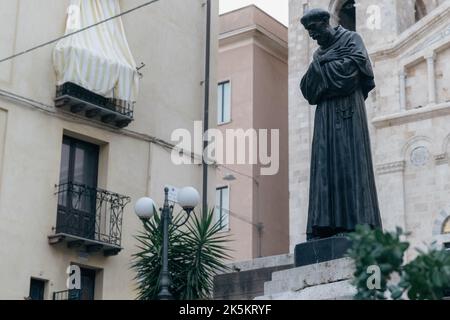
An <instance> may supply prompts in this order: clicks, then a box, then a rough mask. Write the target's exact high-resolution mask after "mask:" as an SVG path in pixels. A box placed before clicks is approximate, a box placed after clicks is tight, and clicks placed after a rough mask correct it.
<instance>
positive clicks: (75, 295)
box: [53, 289, 82, 301]
mask: <svg viewBox="0 0 450 320" xmlns="http://www.w3.org/2000/svg"><path fill="white" fill-rule="evenodd" d="M81 294H82V292H81V290H77V289H73V290H65V291H58V292H53V300H63V301H68V300H81Z"/></svg>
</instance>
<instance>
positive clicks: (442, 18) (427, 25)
mask: <svg viewBox="0 0 450 320" xmlns="http://www.w3.org/2000/svg"><path fill="white" fill-rule="evenodd" d="M449 19H450V1H447V2H444V3H443V4H441V5H440V6H439V7H437V8H436V9H435V10H433V11H432V12H431V13H430V14H429V15H427V16H426V17H425V18H423V19H422V20H421V21H419V22H417V23H416V24H414V25H413V26H411V27H410V28H408V29H407V30H406V31H404V32H403V33H401V34H400V35H399V37H398V39H397V40H396V41H394V42H392V43H389V44H387V45H383V46H379V47H377V48H373V49H372V50H370V52H369V54H370V57H371V58H372V59H373V60H380V59H385V58H386V57H388V58H392V57H396V56H399V55H400V54H401V53H402V52H404V51H405V48H406V47H411V46H413V45H414V44H416V43H417V41H418V40H420V39H423V38H424V36H425V34H426V33H427V32H428V31H429V30H430V29H432V28H434V27H436V26H438V25H439V24H441V23H445V22H448V21H449ZM434 38H435V37H433V39H434ZM436 41H438V39H437V40H436ZM427 45H428V44H427Z"/></svg>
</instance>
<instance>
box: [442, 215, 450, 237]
mask: <svg viewBox="0 0 450 320" xmlns="http://www.w3.org/2000/svg"><path fill="white" fill-rule="evenodd" d="M442 234H450V217H449V218H447V220H446V221H445V222H444V226H443V227H442Z"/></svg>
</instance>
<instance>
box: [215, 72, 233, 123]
mask: <svg viewBox="0 0 450 320" xmlns="http://www.w3.org/2000/svg"><path fill="white" fill-rule="evenodd" d="M217 99H218V101H217V123H218V124H224V123H228V122H230V121H231V84H230V81H225V82H221V83H219V87H218V95H217Z"/></svg>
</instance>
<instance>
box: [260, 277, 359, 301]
mask: <svg viewBox="0 0 450 320" xmlns="http://www.w3.org/2000/svg"><path fill="white" fill-rule="evenodd" d="M355 294H356V288H355V287H354V286H353V285H352V284H351V283H350V281H349V280H344V281H338V282H333V283H327V284H322V285H318V286H314V287H308V288H304V289H303V290H300V291H296V292H293V291H285V292H280V293H275V294H270V295H265V296H262V297H257V298H255V300H259V301H263V300H352V299H353V297H354V296H355Z"/></svg>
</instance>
